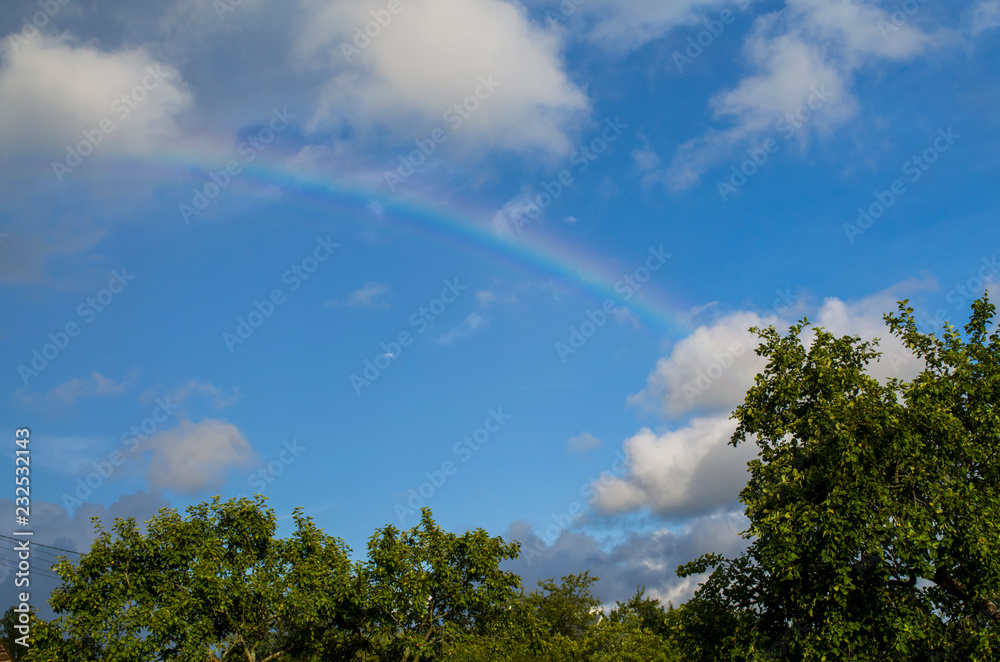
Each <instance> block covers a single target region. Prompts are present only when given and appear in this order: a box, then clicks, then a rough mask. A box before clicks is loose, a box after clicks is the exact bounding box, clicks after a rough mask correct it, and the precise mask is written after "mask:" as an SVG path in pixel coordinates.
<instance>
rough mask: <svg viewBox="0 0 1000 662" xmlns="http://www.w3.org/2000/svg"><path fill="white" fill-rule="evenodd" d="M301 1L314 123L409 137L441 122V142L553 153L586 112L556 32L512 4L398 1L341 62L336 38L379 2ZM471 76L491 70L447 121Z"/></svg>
mask: <svg viewBox="0 0 1000 662" xmlns="http://www.w3.org/2000/svg"><path fill="white" fill-rule="evenodd" d="M301 5H302V8H303V13H304V17H305V26H304V28H303V29H302V32H301V34H300V35H299V39H298V42H297V44H296V56H297V60H298V62H299V63H300V65H301V66H303V67H307V68H316V69H319V70H321V71H324V72H326V73H327V75H328V79H327V82H326V84H325V85H324V87H323V89H322V92H321V94H320V97H319V104H318V111H317V112H316V114H315V115H314V117H313V119H312V122H311V125H310V126H311V127H313V128H317V129H318V128H328V127H330V126H339V125H342V123H343V122H344V121H347V122H350V123H352V124H354V125H355V126H358V127H361V128H367V129H371V128H374V127H379V128H389V129H390V131H391V132H393V133H394V134H395V135H396V137H403V138H405V139H406V141H407V142H410V141H412V140H413V139H414V138H417V137H420V138H423V137H426V135H425V134H426V133H427V132H428V131H430V130H431V129H432V128H434V127H442V128H444V129H445V130H448V131H450V133H449V138H448V147H449V148H455V147H457V146H464V148H466V149H472V150H484V151H485V150H489V149H502V150H512V151H519V152H533V153H543V154H553V155H559V154H563V153H566V152H568V151H569V149H570V147H571V141H570V139H569V137H568V135H567V131H569V130H571V129H572V128H574V127H575V126H577V125H578V123H579V122H580V121H581V120H582V119H584V116H585V115H586V114H587V112H588V109H589V103H588V100H587V98H586V96H585V95H584V93H583V92H582V91H581V90H580V89H579V88H578V87H577V86H576V85H575V84H574V83H573V82H572V81H571V80H570V79H569V78H568V77H567V75H566V73H565V72H564V70H563V65H562V61H561V58H560V49H561V47H562V43H561V40H560V37H559V35H558V33H557V32H556V31H550V30H545V29H543V28H541V27H539V26H537V25H534V24H532V23H531V22H530V20H529V19H528V17H527V15H526V13H525V11H524V9H523V8H522V7H520V6H518V5H516V4H514V3H511V2H505V1H503V0H461V1H459V0H413V1H412V2H406V3H403V11H402V12H400V13H399V14H397V15H394V16H392V18H391V22H389V23H388V24H387V25H386V26H385V27H382V28H381V29H380V30H379V33H378V34H377V36H375V37H374V38H372V39H371V42H370V44H369V45H367V46H366V47H365V48H363V50H360V52H359V53H352V54H351V55H350V58H349V59H350V61H348V57H346V56H345V53H344V52H343V50H342V44H347V45H349V46H353V40H354V39H355V28H363V26H364V25H365V24H366V23H368V22H369V21H372V12H373V11H375V12H378V11H384V8H385V3H384V2H381V0H362V1H359V2H351V3H348V2H320V1H319V0H302V1H301ZM372 31H373V32H374V30H372ZM359 43H363V42H359ZM480 77H482V78H484V79H490V77H492V80H493V81H495V82H496V83H498V84H499V87H497V88H496V89H495V90H494V91H492V92H491V93H490V94H489V97H488V98H486V99H484V100H483V101H482V102H481V103H480V104H479V107H478V108H477V109H476V110H475V111H474V112H472V113H470V114H469V117H467V118H463V121H462V125H461V126H460V127H457V128H454V127H453V125H450V124H449V123H448V121H446V120H445V119H444V118H443V115H444V113H445V112H446V111H447V110H448V109H449V108H450V107H452V106H453V104H456V103H459V102H462V101H463V100H464V99H466V97H469V96H470V95H473V94H474V93H475V92H476V89H477V87H479V86H480V85H481V83H480ZM480 91H481V92H483V90H482V89H481V90H480ZM452 128H454V130H453V131H452V130H451V129H452ZM411 145H412V143H411Z"/></svg>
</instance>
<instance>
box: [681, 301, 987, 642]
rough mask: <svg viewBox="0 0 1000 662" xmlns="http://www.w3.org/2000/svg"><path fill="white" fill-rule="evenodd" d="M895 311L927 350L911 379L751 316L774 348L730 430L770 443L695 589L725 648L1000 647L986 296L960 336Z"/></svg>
mask: <svg viewBox="0 0 1000 662" xmlns="http://www.w3.org/2000/svg"><path fill="white" fill-rule="evenodd" d="M899 310H900V312H899V314H898V315H887V316H886V321H887V323H888V325H889V327H890V329H891V330H892V332H893V333H894V334H895V335H897V336H899V337H900V338H901V339H902V341H903V342H904V343H905V345H906V346H907V347H908V348H909V349H910V350H911V352H913V353H914V354H915V355H916V357H918V359H919V360H921V361H922V362H923V365H924V369H923V371H922V372H921V373H920V374H919V375H918V376H917V377H916V378H915V379H913V380H912V381H910V382H904V381H900V380H897V379H889V380H887V381H885V382H884V383H883V382H881V381H879V380H877V379H875V378H874V377H872V376H870V374H869V373H868V372H867V370H866V368H867V367H868V366H869V365H871V364H872V363H873V362H874V361H876V360H877V359H878V356H879V354H878V352H877V351H876V349H875V345H874V344H873V343H869V342H864V341H862V340H860V339H859V338H857V337H846V336H845V337H839V338H838V337H834V336H833V335H832V334H830V333H827V332H825V331H823V330H822V329H816V330H815V331H814V337H813V340H812V342H811V343H810V344H809V346H808V348H807V347H806V346H805V344H804V343H803V342H802V338H801V337H800V336H801V335H802V333H803V332H804V330H805V328H806V325H807V321H806V322H803V323H801V324H799V325H797V326H794V327H792V329H791V330H790V331H789V333H788V334H787V335H786V336H780V335H779V334H778V333H777V332H776V331H775V329H774V328H773V327H772V328H770V329H767V330H763V331H758V333H759V335H760V337H761V338H762V341H763V342H762V344H761V346H760V348H759V349H758V354H760V355H762V356H766V357H767V358H768V359H769V363H768V366H767V368H766V369H765V371H764V372H763V373H762V374H760V375H758V376H757V378H756V383H755V385H754V386H753V387H752V388H751V389H750V390H749V392H748V393H747V396H746V400H745V402H744V404H743V405H742V406H740V407H739V408H738V409H737V410H736V412H735V414H734V416H735V418H736V419H737V420H738V422H739V425H738V427H737V430H736V433H735V434H734V436H733V442H732V443H733V444H734V445H736V444H738V443H743V442H746V441H748V440H751V439H752V440H754V441H755V442H756V444H757V446H758V447H759V449H760V452H759V456H758V458H757V459H756V460H754V461H752V462H751V463H750V476H751V477H750V480H749V482H748V484H747V486H746V488H744V490H743V491H742V493H741V500H742V501H743V503H744V504H746V513H747V517H748V518H749V519H750V528H749V530H748V531H747V532H746V534H745V535H746V536H747V537H748V538H752V539H753V542H752V543H751V544H750V547H749V548H748V550H747V551H746V553H745V554H744V555H743V556H742V557H740V558H738V559H735V560H731V561H727V560H723V559H720V558H718V557H704V558H703V559H701V561H700V564H701V565H702V566H705V565H708V566H718V567H717V568H716V570H715V573H714V574H713V575H712V578H711V579H710V580H709V581H708V582H706V584H705V585H704V586H703V587H702V589H701V590H700V592H699V594H698V596H697V597H696V599H695V600H694V601H692V602H691V603H689V605H690V606H691V608H692V609H693V610H694V612H697V613H700V614H701V615H702V616H704V618H702V619H701V620H700V621H699V623H700V625H701V627H707V628H708V632H712V631H714V632H715V634H716V636H717V637H719V638H721V637H723V636H725V637H727V638H728V641H727V644H726V647H725V648H726V649H727V650H728V655H729V656H731V657H732V658H733V659H762V660H763V659H777V658H781V659H794V660H820V659H837V660H871V659H883V660H918V659H936V658H942V659H943V658H947V659H953V658H954V657H956V656H957V657H960V658H962V659H980V660H986V659H996V658H997V656H998V651H1000V632H998V627H1000V609H998V607H997V600H998V598H1000V556H998V554H997V552H998V551H1000V550H998V548H1000V453H998V450H1000V416H998V413H1000V411H998V408H997V405H998V401H1000V343H998V340H1000V338H998V335H997V333H996V331H994V332H993V334H992V335H990V334H989V331H988V329H989V327H990V326H991V323H992V319H993V314H994V308H993V306H992V305H991V304H989V302H988V301H987V300H985V299H983V300H981V301H977V302H976V303H975V304H974V305H973V310H972V317H971V319H970V321H969V323H968V324H967V325H966V327H965V339H963V337H962V334H961V333H959V332H958V331H957V330H955V329H954V328H953V327H946V329H945V331H944V334H943V337H942V338H940V339H939V338H936V337H935V336H934V335H925V334H922V333H920V332H919V331H918V330H917V327H916V323H915V321H914V318H913V310H912V309H911V308H908V307H907V306H906V302H905V301H904V302H901V303H900V309H899ZM700 569H701V568H697V567H682V568H681V569H680V572H681V573H682V574H687V573H690V572H692V571H698V570H700ZM718 652H721V651H718ZM716 659H717V658H716Z"/></svg>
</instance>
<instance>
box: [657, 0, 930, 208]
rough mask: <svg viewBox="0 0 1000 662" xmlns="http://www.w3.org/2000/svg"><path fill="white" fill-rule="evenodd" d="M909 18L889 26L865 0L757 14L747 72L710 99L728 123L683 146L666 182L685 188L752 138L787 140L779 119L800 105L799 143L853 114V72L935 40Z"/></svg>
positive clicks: (813, 1) (806, 3) (795, 0)
mask: <svg viewBox="0 0 1000 662" xmlns="http://www.w3.org/2000/svg"><path fill="white" fill-rule="evenodd" d="M914 23H915V21H909V22H906V23H904V24H903V25H896V24H893V23H892V19H891V12H889V11H886V10H884V9H881V8H879V7H877V6H875V5H874V4H872V3H870V2H867V1H866V0H788V2H787V3H786V7H785V8H784V9H783V10H782V11H780V12H774V13H771V14H767V15H765V16H762V17H760V18H758V19H757V21H756V22H755V25H754V29H753V32H752V33H751V35H750V36H749V37H748V38H747V42H746V44H745V45H744V49H743V51H744V57H745V59H746V61H747V62H748V63H749V65H750V68H751V71H752V73H751V74H750V75H749V76H747V77H745V78H744V79H743V80H741V81H740V82H739V83H738V84H737V85H736V86H735V87H734V88H732V89H729V90H725V91H723V92H720V93H719V94H717V95H716V96H714V97H713V98H712V99H711V101H710V103H709V105H710V108H711V110H712V114H713V116H714V117H715V119H717V120H723V121H727V122H728V123H729V126H728V127H727V128H724V129H711V130H709V131H708V132H706V133H705V134H704V135H703V136H702V137H700V138H697V139H695V140H692V141H690V142H688V143H686V144H684V145H682V146H681V147H680V148H679V149H678V151H677V154H676V155H675V157H674V159H673V161H672V163H671V164H670V167H669V168H668V170H667V173H666V180H667V182H668V185H669V186H670V187H671V188H673V189H683V188H687V187H689V186H692V185H694V184H695V183H697V182H698V181H699V179H700V177H701V176H702V175H703V174H704V173H705V172H706V171H707V170H708V169H709V168H711V167H713V166H714V165H716V164H717V163H719V162H720V161H723V160H725V159H728V158H731V157H732V156H734V155H735V153H736V152H739V151H741V150H742V149H746V148H749V147H751V146H752V144H753V143H754V142H756V141H758V140H762V139H764V138H766V137H774V138H775V139H776V140H778V139H780V138H785V139H787V138H788V137H789V134H788V133H785V130H786V128H787V127H785V126H783V125H782V124H780V122H782V120H783V119H784V118H787V116H788V114H789V113H794V112H796V111H797V110H798V109H800V108H802V107H803V106H806V108H807V109H808V110H809V112H808V116H807V119H806V121H805V122H803V123H801V124H800V123H797V122H796V123H791V129H794V131H793V132H792V133H793V134H797V140H798V141H799V142H801V143H804V142H805V141H806V140H807V139H808V137H809V136H810V135H812V134H817V135H821V136H825V135H830V134H831V133H832V131H833V130H834V129H835V128H836V127H838V126H840V125H842V124H844V123H845V122H847V121H848V120H850V119H851V118H853V117H854V116H855V115H856V113H857V111H858V107H859V104H858V101H857V99H856V98H855V97H854V95H853V94H852V93H851V87H852V86H853V84H854V75H855V73H856V72H857V71H858V70H859V69H861V68H862V67H865V66H868V65H870V64H874V63H876V62H878V61H880V60H905V59H908V58H912V57H915V56H917V55H919V54H920V53H922V52H923V51H925V50H926V49H927V48H929V47H931V46H933V45H934V44H935V43H936V41H937V38H935V37H932V36H931V35H929V34H927V33H926V32H924V31H922V30H921V29H920V28H918V27H917V26H916V25H915V24H914ZM886 26H891V28H892V29H891V30H890V29H887V28H886ZM817 90H819V91H821V94H818V95H817ZM817 98H819V102H817ZM808 104H812V107H809V105H808ZM817 106H818V107H817ZM791 129H789V131H791Z"/></svg>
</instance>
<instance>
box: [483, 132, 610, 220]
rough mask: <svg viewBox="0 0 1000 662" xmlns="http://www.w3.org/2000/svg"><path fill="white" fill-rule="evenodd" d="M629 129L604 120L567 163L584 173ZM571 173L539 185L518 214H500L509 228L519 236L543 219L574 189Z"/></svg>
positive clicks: (560, 174)
mask: <svg viewBox="0 0 1000 662" xmlns="http://www.w3.org/2000/svg"><path fill="white" fill-rule="evenodd" d="M627 128H628V124H625V123H623V122H622V121H621V118H620V117H618V116H615V119H613V120H611V119H605V120H604V128H603V129H602V130H601V134H600V135H599V136H595V137H594V138H592V139H591V140H590V142H589V143H587V144H586V145H581V146H580V147H578V148H577V149H576V150H574V151H573V153H572V154H570V163H571V164H572V165H573V166H574V167H575V169H576V171H577V172H578V173H583V172H584V171H586V170H587V168H589V167H590V164H591V163H593V162H594V161H596V160H597V159H598V158H600V156H601V154H603V153H604V152H605V151H607V149H608V147H609V146H610V145H611V144H612V143H614V142H615V141H617V140H618V138H620V137H621V135H622V133H624V131H625V129H627ZM573 181H574V180H573V172H572V170H570V169H569V168H563V169H562V170H561V171H560V172H559V174H558V175H557V176H556V177H555V179H551V180H549V181H545V182H542V185H541V188H543V189H545V190H544V191H542V192H541V193H538V194H536V195H534V196H532V197H530V198H528V199H527V200H525V202H524V204H523V205H522V206H521V208H519V209H518V210H517V211H514V212H511V211H500V212H497V213H498V214H501V215H502V216H503V217H504V218H505V220H506V221H507V224H508V225H513V226H514V230H515V231H516V232H517V233H518V234H521V233H523V232H524V228H525V227H527V226H528V225H530V224H531V223H533V222H534V221H537V220H538V219H539V218H541V216H542V212H543V211H545V210H546V209H548V208H549V207H550V206H552V203H554V202H555V201H556V200H558V199H559V198H560V197H562V195H563V193H565V192H566V190H567V189H568V188H569V187H570V186H572V185H573Z"/></svg>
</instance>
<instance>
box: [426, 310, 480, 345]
mask: <svg viewBox="0 0 1000 662" xmlns="http://www.w3.org/2000/svg"><path fill="white" fill-rule="evenodd" d="M486 323H487V319H486V317H484V316H483V315H482V314H480V313H471V314H470V315H469V316H468V317H466V318H465V319H464V320H462V323H461V324H459V325H458V326H456V327H455V328H454V329H452V330H451V331H449V332H447V333H445V334H444V335H442V336H441V337H440V338H438V339H437V344H439V345H450V344H452V343H453V342H455V341H456V340H458V339H459V338H467V337H468V336H471V335H473V334H475V333H476V332H477V331H479V329H481V328H483V327H484V326H485V325H486Z"/></svg>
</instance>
